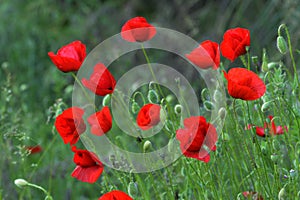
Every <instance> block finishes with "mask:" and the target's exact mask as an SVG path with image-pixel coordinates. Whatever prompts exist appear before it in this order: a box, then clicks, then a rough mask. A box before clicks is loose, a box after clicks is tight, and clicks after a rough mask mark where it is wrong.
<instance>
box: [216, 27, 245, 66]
mask: <svg viewBox="0 0 300 200" xmlns="http://www.w3.org/2000/svg"><path fill="white" fill-rule="evenodd" d="M247 46H250V31H249V30H248V29H244V28H233V29H229V30H227V31H226V32H225V34H224V36H223V41H222V43H221V45H220V48H221V52H222V55H223V56H224V57H225V58H227V59H228V60H231V62H233V61H234V60H235V59H236V58H237V57H239V56H241V55H244V54H245V53H247V51H246V47H247Z"/></svg>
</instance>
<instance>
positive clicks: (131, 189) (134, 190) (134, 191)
mask: <svg viewBox="0 0 300 200" xmlns="http://www.w3.org/2000/svg"><path fill="white" fill-rule="evenodd" d="M127 191H128V194H129V196H131V197H132V198H135V197H137V196H138V192H139V191H138V187H137V184H136V183H135V182H133V181H130V183H129V184H128V188H127Z"/></svg>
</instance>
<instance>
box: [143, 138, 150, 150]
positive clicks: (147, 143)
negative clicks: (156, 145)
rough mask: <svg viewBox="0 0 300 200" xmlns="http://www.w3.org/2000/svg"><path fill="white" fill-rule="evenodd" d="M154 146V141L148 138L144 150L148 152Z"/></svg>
mask: <svg viewBox="0 0 300 200" xmlns="http://www.w3.org/2000/svg"><path fill="white" fill-rule="evenodd" d="M151 148H152V143H151V142H150V141H149V140H146V141H145V142H144V145H143V150H144V152H147V151H148V150H150V149H151Z"/></svg>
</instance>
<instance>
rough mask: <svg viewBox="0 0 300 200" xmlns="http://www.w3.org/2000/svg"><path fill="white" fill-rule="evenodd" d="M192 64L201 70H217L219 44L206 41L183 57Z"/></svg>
mask: <svg viewBox="0 0 300 200" xmlns="http://www.w3.org/2000/svg"><path fill="white" fill-rule="evenodd" d="M185 56H186V57H187V58H188V59H189V60H190V61H191V62H192V63H194V64H195V65H197V66H198V67H200V68H201V69H208V68H210V67H211V68H212V69H218V68H219V65H220V51H219V44H218V43H216V42H212V41H210V40H206V41H204V42H202V43H201V44H200V45H199V46H198V47H197V48H196V49H194V50H193V51H192V52H191V53H190V54H186V55H185Z"/></svg>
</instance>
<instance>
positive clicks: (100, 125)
mask: <svg viewBox="0 0 300 200" xmlns="http://www.w3.org/2000/svg"><path fill="white" fill-rule="evenodd" d="M87 121H88V123H89V124H90V126H91V133H92V134H94V135H98V136H101V135H103V134H105V133H107V132H108V131H109V130H110V129H111V127H112V117H111V114H110V110H109V108H108V106H104V107H103V108H102V110H100V111H98V112H96V113H94V114H92V115H91V116H90V117H89V118H88V119H87Z"/></svg>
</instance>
